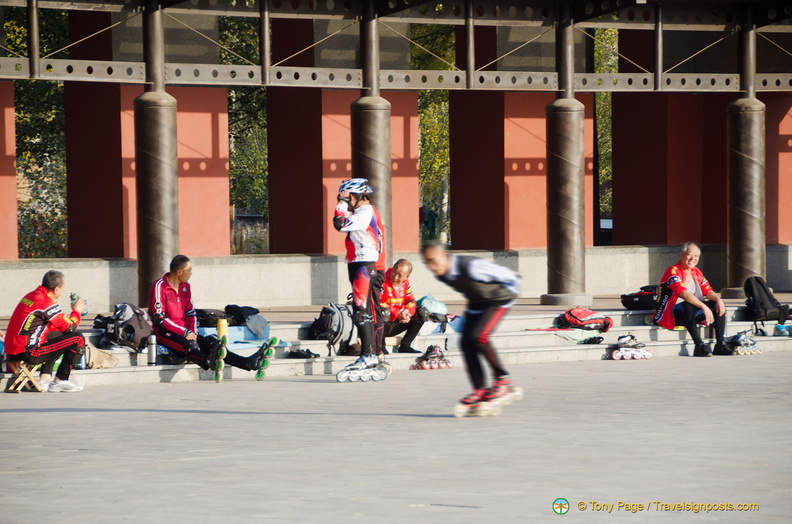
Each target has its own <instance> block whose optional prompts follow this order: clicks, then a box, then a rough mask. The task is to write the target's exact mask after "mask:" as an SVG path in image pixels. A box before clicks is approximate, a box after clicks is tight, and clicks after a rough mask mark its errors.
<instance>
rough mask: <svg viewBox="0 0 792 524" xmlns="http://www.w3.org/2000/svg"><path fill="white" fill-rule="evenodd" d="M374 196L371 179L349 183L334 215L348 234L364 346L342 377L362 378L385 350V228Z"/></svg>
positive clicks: (355, 314)
mask: <svg viewBox="0 0 792 524" xmlns="http://www.w3.org/2000/svg"><path fill="white" fill-rule="evenodd" d="M373 194H374V190H373V189H372V188H371V186H370V185H368V180H367V179H365V178H352V179H350V180H345V181H344V182H342V183H341V186H339V188H338V205H336V207H335V213H334V215H333V226H334V227H335V228H336V229H337V230H338V231H340V232H342V233H346V241H345V244H346V250H347V254H346V261H347V264H348V265H347V270H348V271H349V282H350V283H351V284H352V301H353V302H352V321H353V322H354V323H355V325H356V326H357V329H358V335H359V336H360V345H361V352H360V358H359V359H357V360H356V361H355V362H353V363H352V364H350V365H348V366H347V367H346V368H345V371H351V372H355V373H353V374H352V375H342V376H348V377H349V378H352V377H356V376H359V375H360V374H359V373H357V372H360V371H363V370H366V369H371V368H375V367H377V366H378V365H379V359H378V358H377V354H378V353H379V352H380V350H381V348H375V347H374V346H375V345H376V344H377V343H376V341H377V340H378V339H379V338H381V337H380V334H379V333H378V331H379V330H382V329H383V320H382V318H381V314H380V312H379V309H380V308H379V304H380V294H381V293H382V283H383V282H384V280H385V274H384V272H385V227H384V226H383V224H382V219H381V218H380V215H379V213H378V212H377V210H376V209H375V208H374V206H372V205H371V202H370V201H369V198H370V197H371V195H373ZM375 350H376V351H375ZM342 374H343V371H342ZM362 375H367V374H366V373H363V374H362ZM342 376H339V380H342ZM353 380H354V379H353ZM364 380H365V378H364Z"/></svg>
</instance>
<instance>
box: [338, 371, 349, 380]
mask: <svg viewBox="0 0 792 524" xmlns="http://www.w3.org/2000/svg"><path fill="white" fill-rule="evenodd" d="M336 380H337V381H339V382H346V381H347V380H349V374H348V373H347V372H346V370H343V369H342V370H341V371H339V372H338V373H336Z"/></svg>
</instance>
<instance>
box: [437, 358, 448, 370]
mask: <svg viewBox="0 0 792 524" xmlns="http://www.w3.org/2000/svg"><path fill="white" fill-rule="evenodd" d="M437 367H438V368H439V369H445V368H446V363H445V362H444V361H442V360H441V361H440V362H438V363H437Z"/></svg>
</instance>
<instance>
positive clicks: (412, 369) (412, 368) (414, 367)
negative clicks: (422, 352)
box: [410, 364, 421, 371]
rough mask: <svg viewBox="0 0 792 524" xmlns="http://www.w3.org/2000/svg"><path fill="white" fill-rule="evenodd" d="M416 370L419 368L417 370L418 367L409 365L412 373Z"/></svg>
mask: <svg viewBox="0 0 792 524" xmlns="http://www.w3.org/2000/svg"><path fill="white" fill-rule="evenodd" d="M416 369H421V368H419V367H418V365H416V364H411V365H410V371H414V370H416Z"/></svg>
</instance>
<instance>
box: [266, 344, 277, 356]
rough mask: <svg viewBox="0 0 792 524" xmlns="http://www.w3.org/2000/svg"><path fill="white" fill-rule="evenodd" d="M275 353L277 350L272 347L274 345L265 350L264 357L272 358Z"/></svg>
mask: <svg viewBox="0 0 792 524" xmlns="http://www.w3.org/2000/svg"><path fill="white" fill-rule="evenodd" d="M274 354H275V350H274V349H272V346H270V347H268V348H267V349H265V350H264V358H272V355H274Z"/></svg>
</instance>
